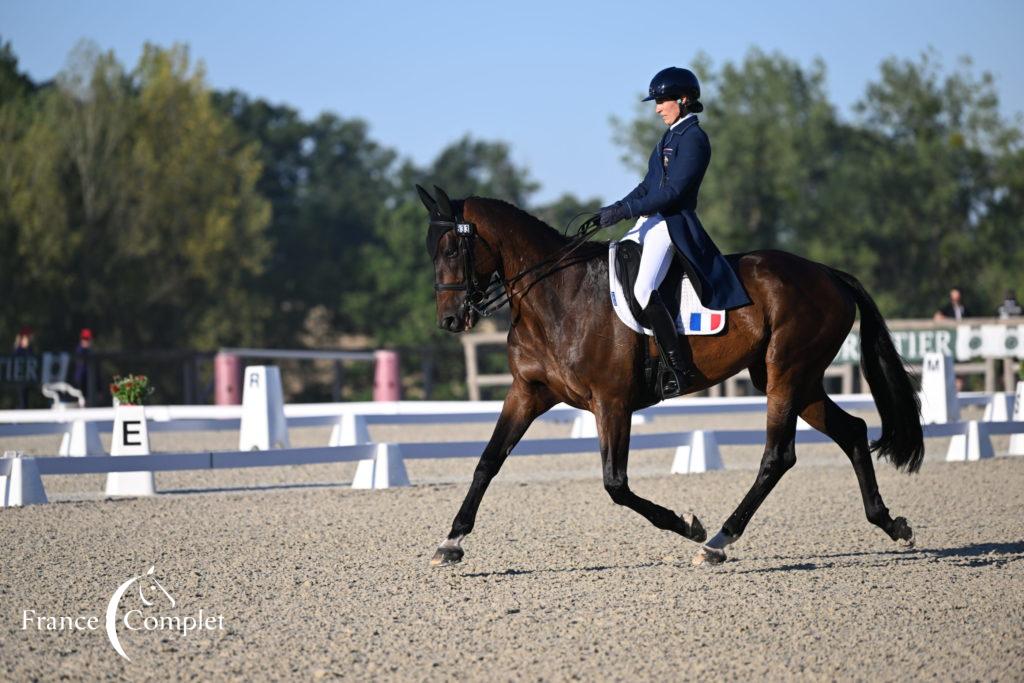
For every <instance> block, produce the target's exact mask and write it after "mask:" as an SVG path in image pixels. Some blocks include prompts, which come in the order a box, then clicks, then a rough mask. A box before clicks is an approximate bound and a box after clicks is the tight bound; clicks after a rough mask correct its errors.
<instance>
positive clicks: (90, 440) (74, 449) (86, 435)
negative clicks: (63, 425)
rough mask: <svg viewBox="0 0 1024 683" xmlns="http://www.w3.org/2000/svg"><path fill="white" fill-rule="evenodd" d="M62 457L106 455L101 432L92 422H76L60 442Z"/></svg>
mask: <svg viewBox="0 0 1024 683" xmlns="http://www.w3.org/2000/svg"><path fill="white" fill-rule="evenodd" d="M59 454H60V455H74V456H83V455H105V454H106V451H104V450H103V442H102V441H100V432H99V429H97V428H96V423H95V422H93V421H92V420H75V421H74V422H72V423H71V427H70V429H68V431H67V432H65V433H64V436H63V437H61V440H60V451H59Z"/></svg>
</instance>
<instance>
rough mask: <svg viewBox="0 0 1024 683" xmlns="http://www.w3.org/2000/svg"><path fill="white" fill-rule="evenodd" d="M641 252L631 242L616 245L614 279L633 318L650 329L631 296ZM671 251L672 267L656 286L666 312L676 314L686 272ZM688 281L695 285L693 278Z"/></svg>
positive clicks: (639, 307) (677, 257)
mask: <svg viewBox="0 0 1024 683" xmlns="http://www.w3.org/2000/svg"><path fill="white" fill-rule="evenodd" d="M641 250H642V247H641V245H640V244H638V243H636V242H634V241H632V240H623V241H621V242H618V243H617V245H616V248H615V277H616V278H618V280H619V282H620V283H622V292H623V294H625V295H626V304H627V305H628V306H629V310H630V312H631V313H632V314H633V317H634V318H636V319H637V321H639V322H640V324H642V325H643V326H644V327H650V324H649V323H648V322H647V317H646V316H645V315H644V309H643V307H642V306H640V304H639V303H637V300H636V296H634V295H633V286H634V285H635V284H636V276H637V273H638V272H639V270H640V254H641ZM672 251H673V256H672V266H671V267H670V268H669V269H668V274H667V275H666V276H665V279H664V280H662V281H661V284H660V285H659V286H658V292H659V293H660V294H661V299H662V301H664V302H665V305H666V306H667V307H668V310H669V311H673V312H677V311H679V293H680V286H681V285H682V282H683V277H684V276H685V275H686V270H685V268H684V267H683V264H682V263H680V261H681V260H682V259H680V257H679V254H678V253H675V250H674V249H673V250H672ZM690 281H691V282H693V283H694V284H696V283H697V281H696V280H694V279H693V278H690Z"/></svg>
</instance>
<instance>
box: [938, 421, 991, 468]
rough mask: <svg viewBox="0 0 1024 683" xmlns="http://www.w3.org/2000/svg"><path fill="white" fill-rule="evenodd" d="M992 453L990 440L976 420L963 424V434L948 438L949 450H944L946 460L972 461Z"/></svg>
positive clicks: (989, 455)
mask: <svg viewBox="0 0 1024 683" xmlns="http://www.w3.org/2000/svg"><path fill="white" fill-rule="evenodd" d="M994 455H995V452H994V451H993V450H992V440H991V439H989V437H988V434H987V433H985V432H984V431H983V429H982V428H981V427H980V426H979V424H978V421H977V420H971V421H970V422H968V423H967V424H966V425H964V433H963V434H955V435H954V436H953V438H952V440H950V442H949V450H947V451H946V461H947V462H965V461H974V460H982V459H985V458H991V457H993V456H994Z"/></svg>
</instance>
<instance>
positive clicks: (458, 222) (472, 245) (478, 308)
mask: <svg viewBox="0 0 1024 683" xmlns="http://www.w3.org/2000/svg"><path fill="white" fill-rule="evenodd" d="M453 230H454V231H455V234H456V235H458V249H459V251H461V252H462V282H455V283H447V282H437V281H435V282H434V291H435V292H462V291H464V292H466V296H465V297H464V298H463V300H462V304H461V305H460V306H459V315H460V316H464V315H465V314H466V313H467V312H469V311H473V312H474V313H476V314H477V315H479V316H481V317H484V318H486V317H488V316H491V315H493V314H494V312H495V311H497V310H498V309H499V308H501V307H502V306H503V305H504V302H501V303H500V304H498V305H497V306H492V304H494V303H495V302H497V301H499V300H500V299H502V298H503V297H504V289H505V284H506V283H505V278H504V277H502V273H501V272H500V268H501V266H500V263H501V262H500V261H498V263H499V266H498V268H499V270H496V271H494V272H493V273H491V275H490V277H489V279H488V281H487V283H486V284H482V283H481V280H480V278H479V277H478V276H477V272H476V240H478V239H479V240H480V242H481V243H482V244H483V245H484V247H485V248H486V249H487V251H489V252H490V253H491V255H492V256H494V257H495V260H498V259H497V255H496V254H495V253H494V250H493V249H491V245H490V244H488V243H487V240H486V239H484V238H483V236H482V235H480V234H479V233H478V232H477V231H476V226H475V225H474V224H473V223H469V222H467V221H466V220H465V219H461V218H456V219H455V220H450V221H448V220H443V219H440V218H431V219H430V228H429V229H428V231H427V251H428V252H430V256H431V258H433V257H435V256H436V255H437V247H438V245H439V244H440V242H441V238H442V237H444V236H445V235H446V234H448V233H449V232H452V231H453ZM496 290H501V291H499V292H498V293H497V295H495V292H496Z"/></svg>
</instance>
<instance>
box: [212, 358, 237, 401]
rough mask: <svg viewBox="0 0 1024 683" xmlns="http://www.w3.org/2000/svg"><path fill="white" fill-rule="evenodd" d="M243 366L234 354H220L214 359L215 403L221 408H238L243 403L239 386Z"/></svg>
mask: <svg viewBox="0 0 1024 683" xmlns="http://www.w3.org/2000/svg"><path fill="white" fill-rule="evenodd" d="M241 380H242V365H241V360H239V358H238V356H236V355H235V354H233V353H223V352H222V353H218V354H217V355H216V356H214V357H213V384H214V403H216V404H217V405H219V406H237V405H239V404H240V403H241V402H242V392H241V391H240V390H239V385H240V384H241Z"/></svg>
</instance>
